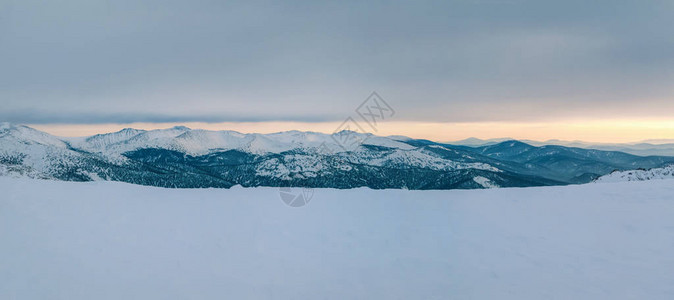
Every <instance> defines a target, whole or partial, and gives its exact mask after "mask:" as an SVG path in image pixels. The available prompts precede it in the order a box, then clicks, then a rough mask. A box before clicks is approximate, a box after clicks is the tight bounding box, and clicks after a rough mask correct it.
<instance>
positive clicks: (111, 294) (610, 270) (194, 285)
mask: <svg viewBox="0 0 674 300" xmlns="http://www.w3.org/2000/svg"><path fill="white" fill-rule="evenodd" d="M673 183H674V181H669V180H653V181H646V182H623V183H606V184H588V185H581V186H566V187H544V188H524V189H515V188H507V189H488V190H452V191H406V190H370V189H364V188H361V189H352V190H333V189H316V190H315V195H314V198H313V200H312V201H311V203H310V204H309V205H307V206H305V207H303V208H300V209H294V208H288V207H287V206H286V205H285V204H284V203H283V202H282V201H281V200H280V199H279V194H278V189H275V188H251V189H244V188H233V189H229V190H225V189H192V190H182V189H161V188H153V187H144V186H136V185H130V184H124V183H115V182H87V183H74V182H57V181H40V180H32V179H12V178H7V177H5V178H0V190H1V191H2V194H1V195H0V240H1V241H2V242H1V243H0V299H223V298H230V299H270V298H272V299H674V218H672V216H673V215H674V199H673V198H672V197H671V195H672V194H674V184H673Z"/></svg>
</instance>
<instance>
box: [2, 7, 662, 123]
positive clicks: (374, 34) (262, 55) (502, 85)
mask: <svg viewBox="0 0 674 300" xmlns="http://www.w3.org/2000/svg"><path fill="white" fill-rule="evenodd" d="M588 2H590V1H554V2H552V1H379V2H370V3H364V2H356V1H353V2H352V1H346V2H344V1H342V2H338V3H337V2H325V3H319V2H315V1H306V2H303V1H286V2H284V3H279V2H256V1H240V2H237V1H234V2H224V1H107V2H99V3H93V2H92V1H49V2H48V3H43V2H42V1H9V2H7V1H4V2H2V3H0V44H1V45H2V47H0V66H2V68H0V102H1V104H2V106H1V107H0V117H1V118H3V119H7V120H12V121H16V122H26V123H28V122H30V123H49V122H59V123H68V122H73V123H89V122H109V121H115V120H118V122H128V121H144V122H156V121H177V122H179V121H240V120H258V121H265V120H297V121H308V120H311V121H321V120H326V121H334V120H337V119H340V118H343V117H345V116H347V115H349V114H350V113H351V112H352V111H353V109H354V108H355V107H356V106H357V105H358V104H360V102H361V101H362V100H364V98H365V97H366V96H367V95H369V93H370V91H372V90H377V91H379V92H380V94H381V95H382V96H384V97H385V98H386V99H387V100H389V102H391V104H392V105H394V106H395V107H396V109H397V111H398V112H399V114H398V116H397V118H399V119H401V120H403V119H405V120H425V121H483V120H541V119H546V118H564V117H569V116H596V117H623V116H632V115H639V116H667V115H670V116H671V115H672V113H673V112H674V110H672V108H673V107H672V104H670V103H671V102H672V101H670V99H671V98H672V96H673V95H674V91H672V88H671V86H672V84H671V83H672V80H673V79H674V72H673V71H672V70H674V39H672V38H671V37H672V36H674V4H672V2H671V1H591V3H588ZM37 121H39V122H37Z"/></svg>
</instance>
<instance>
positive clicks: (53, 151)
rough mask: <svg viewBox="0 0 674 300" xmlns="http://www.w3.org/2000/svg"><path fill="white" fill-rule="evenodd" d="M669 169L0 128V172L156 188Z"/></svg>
mask: <svg viewBox="0 0 674 300" xmlns="http://www.w3.org/2000/svg"><path fill="white" fill-rule="evenodd" d="M349 138H350V139H352V140H357V141H361V142H362V143H360V144H355V145H351V146H352V147H350V148H349V147H346V149H345V148H344V147H342V146H344V145H343V143H340V142H339V141H343V140H349ZM670 163H674V158H672V157H639V156H634V155H629V154H625V153H621V152H606V151H597V150H585V149H578V148H566V147H561V146H545V147H534V146H531V145H528V144H525V143H521V142H517V141H506V142H502V143H498V144H494V145H489V146H482V147H468V146H456V145H448V144H441V143H435V142H432V141H426V140H418V139H408V138H405V139H401V138H398V139H395V138H386V137H379V136H374V135H371V134H359V133H355V132H349V131H342V132H338V133H335V134H332V135H330V134H322V133H315V132H300V131H289V132H280V133H272V134H242V133H239V132H234V131H207V130H198V129H190V128H187V127H182V126H178V127H173V128H168V129H161V130H150V131H146V130H137V129H130V128H128V129H124V130H121V131H118V132H114V133H108V134H99V135H94V136H90V137H83V138H60V137H54V136H51V135H49V134H47V133H44V132H40V131H38V130H35V129H32V128H30V127H26V126H21V125H13V124H9V123H2V124H0V174H5V175H12V176H28V177H35V178H45V179H58V180H70V181H90V180H114V181H123V182H130V183H136V184H143V185H152V186H161V187H182V188H197V187H223V188H227V187H231V186H233V185H242V186H303V187H330V188H355V187H370V188H377V189H381V188H404V189H474V188H491V187H526V186H544V185H563V184H569V183H582V182H589V181H591V180H593V179H595V178H596V177H598V176H601V175H605V174H608V173H610V172H611V171H613V170H626V169H634V168H651V167H659V166H664V165H667V164H670Z"/></svg>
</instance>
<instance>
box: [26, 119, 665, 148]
mask: <svg viewBox="0 0 674 300" xmlns="http://www.w3.org/2000/svg"><path fill="white" fill-rule="evenodd" d="M340 124H341V123H340V122H320V123H306V122H226V123H197V122H187V123H131V124H34V125H31V124H28V126H31V127H33V128H35V129H38V130H42V131H45V132H48V133H50V134H53V135H57V136H88V135H93V134H97V133H107V132H114V131H118V130H121V129H123V128H126V127H131V128H137V129H146V130H151V129H160V128H169V127H173V126H176V125H184V126H187V127H190V128H194V129H197V128H198V129H206V130H234V131H239V132H243V133H252V132H256V133H272V132H279V131H288V130H300V131H315V132H323V133H332V132H334V131H335V129H336V128H338V127H339V125H340ZM363 125H364V126H362V127H363V129H365V130H368V129H369V131H368V132H371V133H373V134H376V135H380V136H388V135H404V136H408V137H412V138H421V139H429V140H433V141H441V142H446V141H456V140H461V139H465V138H469V137H476V138H480V139H490V138H504V137H509V138H514V139H529V140H537V141H546V140H550V139H559V140H567V141H586V142H595V143H629V142H639V141H643V140H648V139H674V120H601V121H582V120H578V121H569V122H541V123H515V122H476V123H438V122H413V121H388V122H381V123H379V126H378V127H377V131H374V130H372V129H371V128H368V127H367V125H365V124H363Z"/></svg>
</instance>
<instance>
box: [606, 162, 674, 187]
mask: <svg viewBox="0 0 674 300" xmlns="http://www.w3.org/2000/svg"><path fill="white" fill-rule="evenodd" d="M653 179H674V166H667V167H664V168H653V169H648V170H630V171H615V172H612V173H611V174H608V175H604V176H601V177H599V178H597V179H596V180H595V182H599V183H603V182H624V181H644V180H653Z"/></svg>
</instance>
